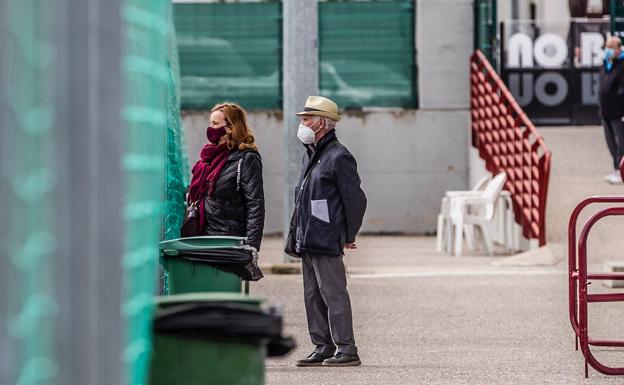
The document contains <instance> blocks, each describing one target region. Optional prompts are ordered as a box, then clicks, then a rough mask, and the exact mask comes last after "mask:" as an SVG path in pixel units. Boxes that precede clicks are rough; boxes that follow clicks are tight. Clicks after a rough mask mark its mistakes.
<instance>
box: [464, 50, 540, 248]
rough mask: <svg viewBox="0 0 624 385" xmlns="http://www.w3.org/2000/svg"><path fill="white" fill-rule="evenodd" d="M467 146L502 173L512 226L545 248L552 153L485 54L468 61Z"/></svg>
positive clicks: (493, 169) (487, 165) (488, 164)
mask: <svg viewBox="0 0 624 385" xmlns="http://www.w3.org/2000/svg"><path fill="white" fill-rule="evenodd" d="M470 98H471V116H472V123H471V129H472V145H473V146H474V147H476V148H477V149H478V150H479V156H480V157H481V158H483V159H484V160H485V165H486V168H487V169H488V171H490V172H491V173H492V174H498V173H499V172H502V171H504V172H506V173H507V182H506V183H505V190H507V191H509V192H510V193H511V198H512V203H513V212H514V218H515V220H516V222H517V223H518V224H519V225H520V226H521V227H522V233H523V235H524V237H525V238H527V239H535V238H537V239H538V241H539V245H540V246H543V245H545V244H546V199H547V194H548V180H549V177H550V163H551V156H552V155H551V152H550V151H549V150H548V148H547V147H546V144H545V143H544V139H543V138H542V136H541V135H539V133H538V132H537V130H536V129H535V127H534V126H533V123H531V120H530V119H529V118H528V117H527V116H526V114H525V113H524V111H522V108H520V106H519V105H518V103H517V102H516V100H515V99H514V97H513V96H512V95H511V92H509V90H508V89H507V87H506V86H505V84H504V83H503V82H502V80H501V79H500V77H499V76H498V74H497V73H496V71H495V70H494V68H492V65H491V64H490V63H489V62H488V60H487V59H486V57H485V55H483V53H482V52H481V51H479V50H477V51H475V52H474V53H473V54H472V56H471V59H470Z"/></svg>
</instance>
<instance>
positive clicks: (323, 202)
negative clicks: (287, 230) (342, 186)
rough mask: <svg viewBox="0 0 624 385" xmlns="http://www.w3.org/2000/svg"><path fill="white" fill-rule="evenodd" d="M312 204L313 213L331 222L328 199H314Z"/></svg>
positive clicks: (326, 221) (324, 220) (314, 215)
mask: <svg viewBox="0 0 624 385" xmlns="http://www.w3.org/2000/svg"><path fill="white" fill-rule="evenodd" d="M310 203H311V205H310V208H311V214H312V216H313V217H316V218H318V219H320V220H322V221H323V222H325V223H331V221H330V220H329V208H328V207H327V199H319V200H312V201H311V202H310Z"/></svg>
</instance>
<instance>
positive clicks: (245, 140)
mask: <svg viewBox="0 0 624 385" xmlns="http://www.w3.org/2000/svg"><path fill="white" fill-rule="evenodd" d="M206 136H207V137H208V143H206V144H205V145H204V147H203V148H202V150H201V153H200V159H199V160H198V161H197V163H195V166H193V170H192V173H193V178H192V180H191V186H190V189H189V197H188V203H189V204H194V203H196V202H197V204H198V205H199V226H200V228H201V229H202V235H237V236H244V237H247V244H249V245H250V246H253V247H255V248H256V249H257V250H260V243H261V241H262V230H263V228H264V190H263V186H262V160H261V158H260V154H259V153H258V148H257V146H256V144H255V143H254V136H253V134H252V132H251V129H250V128H249V126H248V125H247V117H246V114H245V111H244V110H243V109H242V108H241V107H240V106H238V105H236V104H234V103H222V104H217V105H216V106H214V108H213V109H212V111H211V114H210V127H208V128H207V129H206Z"/></svg>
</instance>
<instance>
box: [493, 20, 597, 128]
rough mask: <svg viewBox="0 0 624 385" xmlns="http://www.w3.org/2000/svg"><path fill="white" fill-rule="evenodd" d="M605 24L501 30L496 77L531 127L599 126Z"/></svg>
mask: <svg viewBox="0 0 624 385" xmlns="http://www.w3.org/2000/svg"><path fill="white" fill-rule="evenodd" d="M608 30H609V22H608V20H597V21H587V20H574V21H572V22H570V23H569V24H563V23H537V22H536V23H532V22H529V21H514V22H510V23H502V24H501V37H502V38H501V41H502V47H501V56H502V57H501V61H500V63H501V74H502V78H503V81H504V82H505V84H506V85H507V87H508V88H509V90H510V91H511V93H512V94H513V95H514V97H515V98H516V100H517V101H518V104H519V105H520V106H521V107H522V108H523V110H524V111H525V112H526V114H527V116H528V117H529V118H530V119H531V120H532V121H533V122H534V123H535V124H536V125H587V124H599V123H600V115H599V112H598V71H599V68H600V66H601V65H602V57H603V46H604V41H605V38H606V35H607V32H608Z"/></svg>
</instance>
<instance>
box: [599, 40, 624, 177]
mask: <svg viewBox="0 0 624 385" xmlns="http://www.w3.org/2000/svg"><path fill="white" fill-rule="evenodd" d="M623 76H624V52H622V50H621V49H620V39H619V38H618V37H615V36H611V37H610V38H609V39H607V42H606V44H605V59H604V65H603V66H602V67H601V68H600V82H599V86H600V90H599V93H598V94H599V101H600V113H601V115H602V125H603V127H604V132H605V138H606V140H607V146H608V147H609V152H610V153H611V157H612V158H613V168H614V169H615V171H614V172H613V173H611V174H608V175H606V176H605V180H606V181H607V182H609V183H612V184H618V183H622V177H621V176H620V172H619V171H618V170H619V168H620V160H621V159H622V156H624V122H623V121H622V118H623V117H624V80H623Z"/></svg>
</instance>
